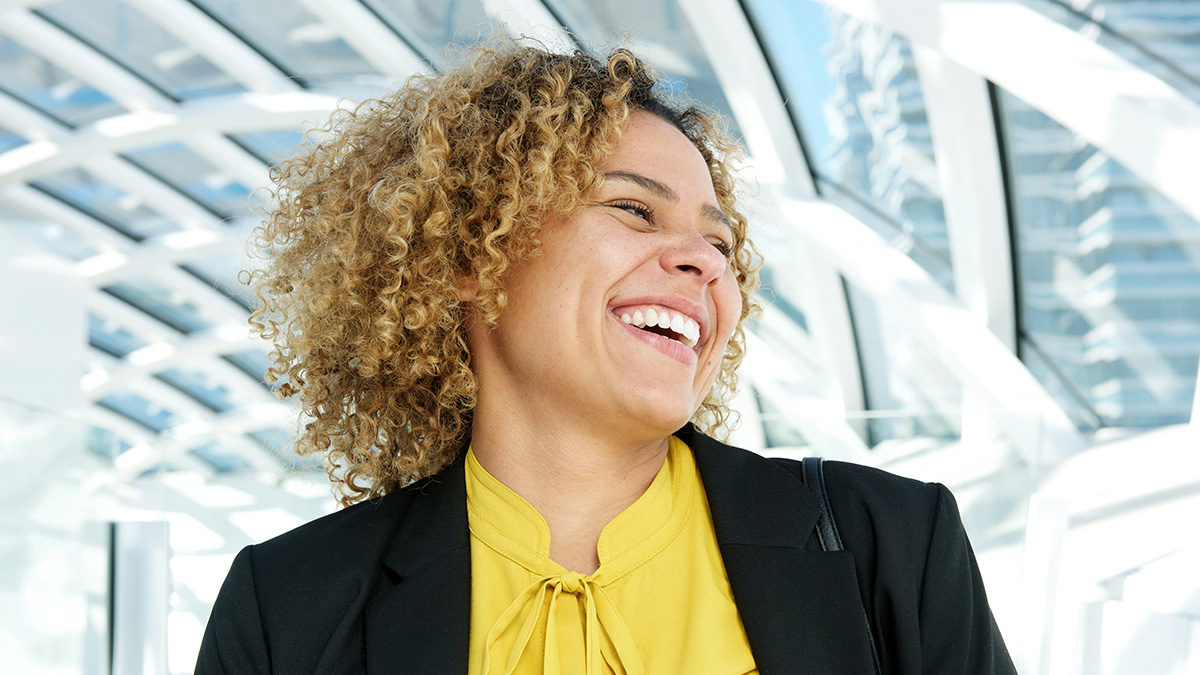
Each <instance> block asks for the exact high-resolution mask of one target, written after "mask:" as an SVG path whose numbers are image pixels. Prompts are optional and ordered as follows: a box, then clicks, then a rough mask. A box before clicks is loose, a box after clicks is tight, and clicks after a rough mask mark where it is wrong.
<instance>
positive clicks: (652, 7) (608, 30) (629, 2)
mask: <svg viewBox="0 0 1200 675" xmlns="http://www.w3.org/2000/svg"><path fill="white" fill-rule="evenodd" d="M546 5H547V6H548V7H550V8H551V9H552V10H553V11H554V13H555V14H557V15H558V16H559V17H561V18H562V20H563V22H564V23H565V24H566V25H567V26H568V27H569V28H570V29H571V30H572V31H573V32H574V33H575V34H576V35H578V36H579V37H580V38H582V42H583V44H584V46H585V47H587V48H588V49H593V50H596V51H597V52H600V53H605V52H607V51H608V50H609V49H611V48H612V47H618V46H628V47H629V48H630V49H632V50H633V51H634V52H636V53H637V54H638V56H641V57H642V58H644V59H646V61H647V62H649V63H650V64H651V65H652V66H654V68H655V69H656V70H657V71H658V74H659V76H661V77H662V79H663V82H664V83H665V84H666V85H667V86H669V87H670V88H671V89H672V90H673V91H676V92H683V93H686V95H687V96H688V97H689V98H691V99H693V100H695V101H697V102H698V103H701V104H703V105H705V106H709V107H712V108H714V109H716V110H717V111H719V112H720V113H722V114H723V115H725V116H726V117H728V118H729V122H730V130H731V131H732V132H733V134H734V137H735V138H737V137H740V136H741V132H740V131H739V130H738V128H737V122H736V121H735V120H734V119H733V113H732V111H731V109H730V107H729V102H728V101H726V100H725V92H724V90H723V89H722V88H721V85H720V84H719V83H718V82H717V76H716V74H715V73H713V70H712V66H711V65H709V63H708V58H707V57H706V56H705V55H704V50H703V49H702V48H701V46H700V42H699V40H698V39H697V38H696V34H695V33H694V32H693V31H692V27H691V25H690V24H689V23H688V20H687V17H686V16H685V15H684V13H683V10H682V9H680V8H679V3H678V2H677V0H650V1H649V2H647V1H646V0H601V1H597V0H547V2H546ZM633 17H636V18H633Z"/></svg>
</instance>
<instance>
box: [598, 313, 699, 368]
mask: <svg viewBox="0 0 1200 675" xmlns="http://www.w3.org/2000/svg"><path fill="white" fill-rule="evenodd" d="M611 316H612V317H613V320H614V321H616V322H617V323H619V324H621V328H624V329H625V331H626V332H628V333H629V334H630V335H631V336H633V337H634V338H635V339H637V340H640V341H642V342H644V343H645V344H648V345H650V346H651V347H654V348H655V349H657V350H658V351H660V352H662V353H663V354H666V355H667V356H669V357H671V358H673V359H675V360H676V361H679V362H680V363H682V364H684V365H687V366H694V365H696V361H697V357H696V352H695V350H693V349H692V348H690V347H685V346H684V345H683V343H680V342H676V341H675V340H672V339H671V338H668V337H663V336H661V335H659V334H657V333H651V332H650V331H645V330H642V329H641V328H634V327H633V326H632V325H631V324H627V323H625V322H624V321H622V320H621V319H620V317H618V316H617V315H615V314H612V315H611Z"/></svg>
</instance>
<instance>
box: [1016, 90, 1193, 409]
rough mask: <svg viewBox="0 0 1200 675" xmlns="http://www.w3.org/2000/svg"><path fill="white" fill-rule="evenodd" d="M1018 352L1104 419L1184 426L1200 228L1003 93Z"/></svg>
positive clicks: (1068, 397)
mask: <svg viewBox="0 0 1200 675" xmlns="http://www.w3.org/2000/svg"><path fill="white" fill-rule="evenodd" d="M1001 104H1002V111H1003V115H1002V118H1003V122H1004V125H1003V128H1004V142H1005V143H1004V144H1005V146H1006V150H1007V152H1008V155H1009V171H1010V173H1011V175H1010V182H1011V184H1012V185H1013V188H1014V192H1015V198H1016V199H1015V201H1016V213H1015V214H1014V217H1015V220H1016V234H1015V241H1016V251H1017V263H1018V265H1017V269H1018V271H1019V273H1020V279H1019V282H1018V283H1019V285H1018V289H1019V295H1020V299H1021V308H1020V312H1021V315H1020V318H1021V326H1022V333H1023V335H1022V337H1023V338H1024V340H1026V341H1027V342H1028V343H1030V344H1031V345H1032V347H1033V348H1032V349H1026V350H1024V352H1023V354H1022V358H1023V359H1024V360H1025V361H1026V363H1028V364H1030V368H1031V369H1033V368H1034V365H1035V364H1038V365H1039V368H1040V371H1041V374H1042V375H1043V377H1051V376H1053V377H1057V378H1060V379H1062V380H1064V382H1063V383H1062V384H1061V385H1059V386H1057V387H1055V388H1053V389H1052V391H1057V392H1061V394H1060V396H1061V397H1062V399H1061V400H1063V405H1064V408H1066V409H1067V410H1081V411H1083V413H1082V414H1081V415H1080V416H1082V417H1083V418H1096V419H1099V420H1100V422H1101V423H1102V424H1104V425H1113V426H1138V427H1145V426H1158V425H1163V424H1173V423H1181V422H1186V421H1187V420H1188V418H1189V416H1190V414H1191V406H1192V398H1193V394H1194V392H1195V389H1196V364H1197V360H1198V359H1200V224H1198V223H1197V222H1196V221H1195V220H1193V219H1192V218H1190V217H1189V216H1188V215H1187V214H1185V213H1184V212H1183V211H1181V210H1180V209H1179V208H1178V207H1176V206H1175V205H1174V204H1172V203H1171V202H1169V201H1168V200H1166V199H1165V198H1163V197H1162V196H1161V195H1160V194H1158V193H1157V192H1155V191H1154V190H1153V189H1152V188H1150V187H1149V186H1148V185H1146V184H1145V183H1143V182H1142V181H1141V180H1140V179H1138V178H1137V177H1135V176H1134V175H1133V174H1131V173H1130V172H1129V171H1127V170H1126V169H1125V168H1124V167H1122V166H1121V165H1120V164H1118V163H1117V162H1115V161H1113V160H1112V159H1111V158H1109V157H1108V156H1107V155H1105V154H1104V153H1102V152H1100V151H1099V150H1097V149H1096V148H1094V147H1092V146H1091V145H1088V144H1087V143H1085V142H1084V141H1082V140H1081V139H1080V138H1079V137H1078V136H1076V135H1075V134H1074V133H1073V132H1071V131H1070V130H1068V129H1066V128H1064V127H1062V126H1061V125H1059V124H1058V123H1056V122H1054V121H1053V120H1051V119H1050V118H1048V117H1046V116H1045V115H1043V114H1042V113H1041V112H1039V111H1037V110H1035V109H1034V108H1032V107H1031V106H1029V105H1028V104H1026V103H1025V102H1024V101H1021V100H1020V99H1018V98H1016V97H1015V96H1012V95H1011V94H1009V93H1007V92H1002V95H1001Z"/></svg>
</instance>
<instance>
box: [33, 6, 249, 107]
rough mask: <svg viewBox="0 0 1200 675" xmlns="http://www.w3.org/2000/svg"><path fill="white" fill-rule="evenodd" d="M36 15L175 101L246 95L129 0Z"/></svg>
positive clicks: (43, 9)
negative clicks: (91, 47)
mask: <svg viewBox="0 0 1200 675" xmlns="http://www.w3.org/2000/svg"><path fill="white" fill-rule="evenodd" d="M36 11H37V13H38V14H40V15H42V16H43V17H44V18H46V19H47V20H49V21H51V22H52V23H55V24H57V25H59V26H60V27H62V28H63V29H64V30H66V31H68V32H69V33H72V34H73V35H76V36H78V37H79V38H80V39H82V40H83V41H84V42H87V43H88V44H90V45H91V46H93V47H95V48H96V49H98V50H100V51H102V52H104V53H105V54H107V55H109V56H111V57H112V58H113V59H115V60H117V61H118V62H120V63H121V64H122V65H124V66H125V67H127V68H129V69H130V70H132V71H134V72H135V73H137V74H138V75H140V76H141V77H143V78H145V79H146V80H147V81H149V82H151V83H153V84H154V85H155V86H157V87H158V88H159V89H161V90H163V91H165V92H167V93H168V94H170V95H171V96H174V97H175V98H178V99H181V100H188V99H193V98H200V97H204V96H213V95H216V94H225V93H230V92H236V91H244V90H245V87H243V86H242V85H241V84H239V83H238V82H236V81H235V80H234V79H233V78H231V77H230V76H229V75H227V74H226V73H225V72H224V71H223V70H221V69H220V68H217V67H216V66H215V65H213V63H212V62H211V61H209V60H208V59H206V58H204V57H203V56H201V55H200V54H198V53H197V52H196V51H195V50H194V49H192V48H191V47H189V46H188V45H186V44H184V43H182V42H180V41H179V39H178V38H176V37H175V36H174V35H172V34H171V33H169V32H167V30H166V29H165V28H163V27H162V26H160V25H159V24H158V23H156V22H155V21H154V20H152V19H151V18H150V17H148V16H146V15H145V14H143V13H141V12H140V11H139V10H138V9H137V8H136V7H134V6H133V5H132V4H131V3H129V2H125V0H60V1H59V2H53V3H49V4H45V5H42V6H41V7H39V8H38V9H37V10H36Z"/></svg>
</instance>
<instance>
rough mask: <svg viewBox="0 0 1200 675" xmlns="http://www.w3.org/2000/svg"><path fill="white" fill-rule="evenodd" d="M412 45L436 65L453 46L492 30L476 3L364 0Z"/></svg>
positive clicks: (464, 0)
mask: <svg viewBox="0 0 1200 675" xmlns="http://www.w3.org/2000/svg"><path fill="white" fill-rule="evenodd" d="M365 2H366V4H367V5H368V6H369V7H371V8H372V9H374V10H375V11H376V12H378V14H379V16H381V17H382V18H383V20H384V21H386V22H387V23H388V25H389V26H391V27H392V29H393V30H395V31H396V32H397V33H399V34H400V35H403V36H404V38H405V39H406V40H407V41H408V43H409V44H411V45H413V46H414V48H415V49H416V50H417V52H418V53H420V54H421V56H422V57H423V58H425V60H427V61H429V62H430V63H432V64H434V65H435V66H436V65H440V64H441V63H442V62H443V61H444V60H445V57H446V54H447V51H448V50H450V49H452V48H453V46H454V45H462V44H471V43H474V42H479V41H480V40H481V39H483V38H486V37H487V36H488V35H490V34H491V32H492V30H493V27H492V22H491V19H490V18H489V17H488V14H487V11H486V10H485V9H484V7H483V3H482V2H480V0H456V1H455V2H445V0H365Z"/></svg>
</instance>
